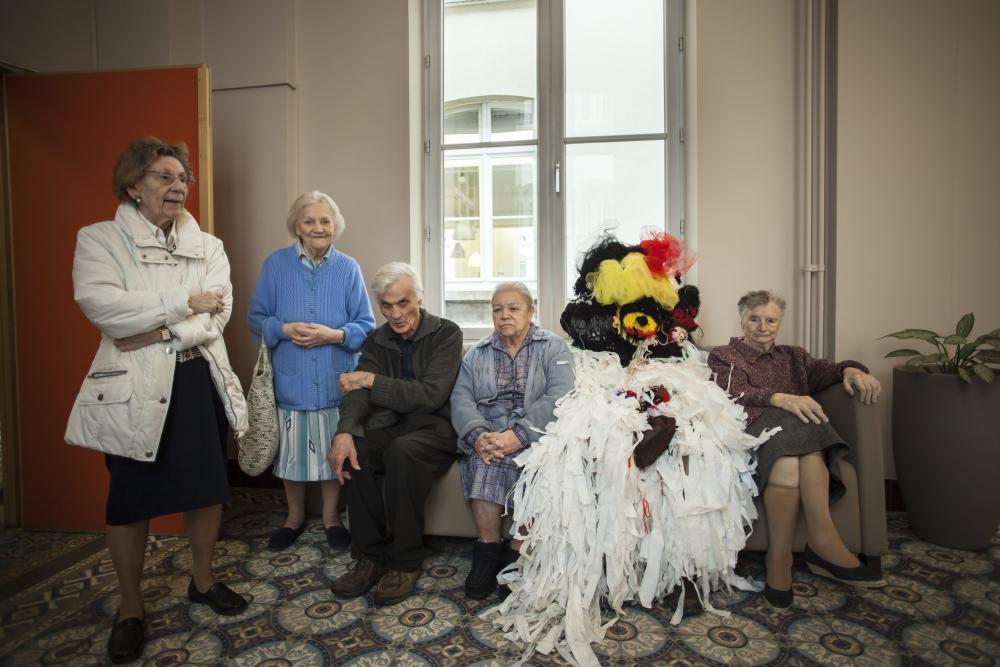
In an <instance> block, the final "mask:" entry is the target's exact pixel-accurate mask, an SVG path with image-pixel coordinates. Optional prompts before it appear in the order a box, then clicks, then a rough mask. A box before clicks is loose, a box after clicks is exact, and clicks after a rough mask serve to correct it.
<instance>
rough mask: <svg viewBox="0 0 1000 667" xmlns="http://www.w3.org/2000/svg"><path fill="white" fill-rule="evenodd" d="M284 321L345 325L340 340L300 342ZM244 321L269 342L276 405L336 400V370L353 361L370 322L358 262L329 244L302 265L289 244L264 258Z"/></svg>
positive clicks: (300, 406) (313, 405)
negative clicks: (321, 257) (319, 259)
mask: <svg viewBox="0 0 1000 667" xmlns="http://www.w3.org/2000/svg"><path fill="white" fill-rule="evenodd" d="M288 322H309V323H318V324H323V325H325V326H328V327H330V328H331V329H342V330H343V331H344V336H345V338H344V342H343V344H342V345H320V346H318V347H302V346H300V345H296V344H295V343H293V342H292V340H291V339H290V338H288V337H287V336H286V335H285V333H284V329H283V328H284V325H285V324H287V323H288ZM247 323H248V324H249V326H250V331H251V333H253V335H254V338H256V339H257V340H260V339H261V338H262V337H263V339H264V342H266V343H267V346H268V347H270V348H271V365H272V366H274V397H275V401H276V402H277V404H278V407H279V408H284V409H286V410H319V409H321V408H330V407H337V406H339V405H340V398H341V395H340V387H338V386H337V380H338V379H339V378H340V374H341V373H346V372H348V371H353V370H354V368H355V367H356V366H357V357H358V354H357V352H358V350H359V349H361V346H362V345H363V344H364V342H365V339H366V338H367V337H368V334H369V332H371V330H372V329H373V328H374V327H375V318H374V317H372V309H371V306H370V305H369V303H368V293H367V292H366V291H365V281H364V279H363V278H362V277H361V267H359V266H358V263H357V262H356V261H354V259H353V258H352V257H348V256H347V255H345V254H344V253H342V252H340V251H338V250H336V249H333V250H331V251H330V256H329V258H328V259H327V261H326V262H324V263H323V264H322V265H320V266H319V267H317V268H315V269H309V268H307V267H305V266H303V265H302V262H301V261H300V260H299V255H298V251H297V250H296V247H295V246H294V245H291V246H288V247H287V248H282V249H280V250H276V251H275V252H273V253H271V255H270V256H269V257H268V258H267V259H266V260H265V261H264V267H263V268H262V269H261V272H260V278H259V279H258V280H257V288H256V289H255V290H254V293H253V296H252V297H251V298H250V308H249V311H248V313H247Z"/></svg>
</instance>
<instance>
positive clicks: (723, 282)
mask: <svg viewBox="0 0 1000 667" xmlns="http://www.w3.org/2000/svg"><path fill="white" fill-rule="evenodd" d="M693 9H694V11H695V12H696V18H695V22H696V23H695V25H696V34H695V35H694V43H693V45H692V49H689V51H688V58H693V59H694V64H693V67H694V72H689V75H690V74H693V75H694V76H695V77H696V86H695V87H694V88H693V90H694V95H695V97H694V99H692V100H690V104H689V106H688V117H689V118H690V117H691V116H692V115H693V116H694V118H693V121H694V125H693V127H694V128H695V133H694V135H693V137H692V139H691V141H692V142H693V144H694V145H696V146H697V154H696V155H694V156H693V159H692V170H691V171H690V172H689V176H688V202H689V208H688V225H689V232H690V234H689V238H691V240H692V245H693V246H694V248H695V250H697V251H698V253H699V256H700V259H699V261H698V264H697V265H696V273H695V274H693V275H692V282H694V283H695V284H697V285H698V287H699V288H700V289H701V294H702V302H703V304H704V307H703V309H702V314H701V316H700V318H699V321H700V323H701V326H702V328H703V329H704V331H705V337H704V342H705V343H707V344H710V345H718V344H720V343H725V342H728V340H729V337H730V336H733V335H736V334H738V333H739V319H738V317H737V314H736V301H737V299H739V297H740V295H741V294H743V293H744V292H745V291H747V290H748V289H760V288H770V289H775V290H777V291H779V292H781V293H782V294H785V295H792V294H793V293H794V286H795V278H796V273H795V190H794V186H795V2H794V1H793V0H758V1H755V2H752V3H751V2H743V1H741V0H712V1H710V2H706V1H702V2H698V3H697V5H696V7H694V8H693ZM688 146H689V150H690V146H691V143H689V144H688ZM692 213H694V215H692ZM792 309H794V304H790V311H789V313H788V314H787V315H786V318H785V321H786V326H785V328H784V330H783V331H782V336H783V338H784V340H786V341H795V340H797V332H796V331H795V330H794V329H795V327H794V326H793V324H794V322H795V314H794V311H793V310H792Z"/></svg>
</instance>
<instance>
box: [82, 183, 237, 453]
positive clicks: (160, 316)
mask: <svg viewBox="0 0 1000 667" xmlns="http://www.w3.org/2000/svg"><path fill="white" fill-rule="evenodd" d="M175 224H176V234H177V248H176V249H175V250H174V253H173V254H172V255H171V253H169V252H168V251H167V250H166V248H164V247H163V244H162V243H160V242H159V241H158V240H157V239H156V237H155V236H154V235H153V231H152V229H150V227H149V225H147V224H146V222H145V221H144V219H143V218H142V217H141V216H140V214H139V212H138V211H137V209H136V208H135V206H134V205H133V204H131V203H123V204H121V205H120V206H119V207H118V211H117V212H116V214H115V219H114V220H113V221H109V222H99V223H97V224H94V225H89V226H87V227H84V228H83V229H81V230H80V231H79V233H78V234H77V240H76V254H75V256H74V258H73V288H74V296H75V299H76V302H77V304H79V306H80V308H81V309H82V310H83V313H84V315H86V316H87V319H89V320H90V321H91V322H92V323H93V324H94V326H96V327H97V328H98V329H100V331H101V334H102V335H101V343H100V345H99V346H98V348H97V355H96V356H95V357H94V361H93V362H92V363H91V365H90V371H89V372H88V374H87V377H86V378H84V380H83V386H82V387H81V388H80V393H79V394H78V395H77V397H76V402H75V403H74V404H73V410H72V412H71V413H70V417H69V424H68V425H67V427H66V442H68V443H70V444H74V445H81V446H83V447H90V448H92V449H97V450H100V451H102V452H107V453H109V454H116V455H118V456H126V457H129V458H133V459H136V460H139V461H155V460H156V453H157V450H158V449H159V446H160V433H161V432H162V430H163V423H164V421H165V419H166V415H167V408H168V407H169V406H170V392H171V389H172V387H173V379H174V364H176V363H177V361H176V353H177V351H180V350H186V349H189V348H192V347H195V346H197V347H198V348H199V350H201V352H202V355H203V356H204V357H205V359H206V360H207V361H208V362H209V366H210V368H211V372H212V380H213V381H214V384H215V388H216V390H217V391H218V392H219V397H220V398H221V399H222V403H223V405H224V406H225V410H226V417H227V418H228V420H229V424H230V425H231V426H232V428H233V430H234V432H235V433H236V434H237V437H241V436H242V435H243V433H245V432H246V425H247V416H246V402H245V401H244V399H243V391H242V389H241V387H240V382H239V379H238V378H237V377H236V374H235V373H234V372H233V369H232V367H231V366H230V365H229V356H228V354H227V353H226V346H225V343H224V342H223V340H222V330H223V328H224V327H225V326H226V323H227V322H228V321H229V316H230V314H231V313H232V307H233V297H232V285H231V284H230V282H229V260H228V259H227V258H226V253H225V251H224V250H223V248H222V242H221V241H220V240H219V239H217V238H215V237H214V236H212V235H211V234H207V233H205V232H202V231H201V229H200V228H199V227H198V223H197V222H195V219H194V218H193V217H191V215H190V214H188V213H187V212H186V211H185V212H184V214H183V216H182V217H181V218H179V219H178V220H177V221H176V223H175ZM204 291H222V292H223V293H224V294H225V302H226V306H225V309H224V310H223V312H221V313H219V314H217V315H208V314H204V313H203V314H199V315H194V314H192V313H191V311H190V309H189V308H188V306H187V301H188V297H189V296H190V295H191V294H197V293H200V292H204ZM162 326H166V327H168V328H169V329H170V331H171V333H172V334H173V339H172V340H171V341H170V342H166V343H154V344H153V345H147V346H146V347H144V348H141V349H139V350H136V351H134V352H120V351H119V350H118V348H116V347H115V345H114V339H115V338H123V337H125V336H131V335H133V334H138V333H143V332H146V331H152V330H153V329H156V328H158V327H162ZM205 428H212V426H211V425H207V424H206V425H205Z"/></svg>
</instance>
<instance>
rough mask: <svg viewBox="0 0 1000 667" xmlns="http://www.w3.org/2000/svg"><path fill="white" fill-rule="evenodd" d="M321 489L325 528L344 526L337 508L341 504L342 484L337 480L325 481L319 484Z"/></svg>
mask: <svg viewBox="0 0 1000 667" xmlns="http://www.w3.org/2000/svg"><path fill="white" fill-rule="evenodd" d="M319 489H320V491H321V492H322V494H323V527H324V528H332V527H334V526H340V525H342V524H341V523H340V512H339V511H338V508H337V505H338V504H339V503H340V482H338V481H337V480H335V479H330V480H324V481H322V482H320V483H319Z"/></svg>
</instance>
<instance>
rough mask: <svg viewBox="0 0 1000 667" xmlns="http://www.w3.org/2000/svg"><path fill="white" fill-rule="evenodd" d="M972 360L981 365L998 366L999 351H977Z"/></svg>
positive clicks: (999, 362) (999, 359)
mask: <svg viewBox="0 0 1000 667" xmlns="http://www.w3.org/2000/svg"><path fill="white" fill-rule="evenodd" d="M973 358H974V359H975V360H976V361H978V362H979V363H981V364H983V363H985V364H1000V350H979V352H976V353H975V354H974V355H973Z"/></svg>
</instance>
